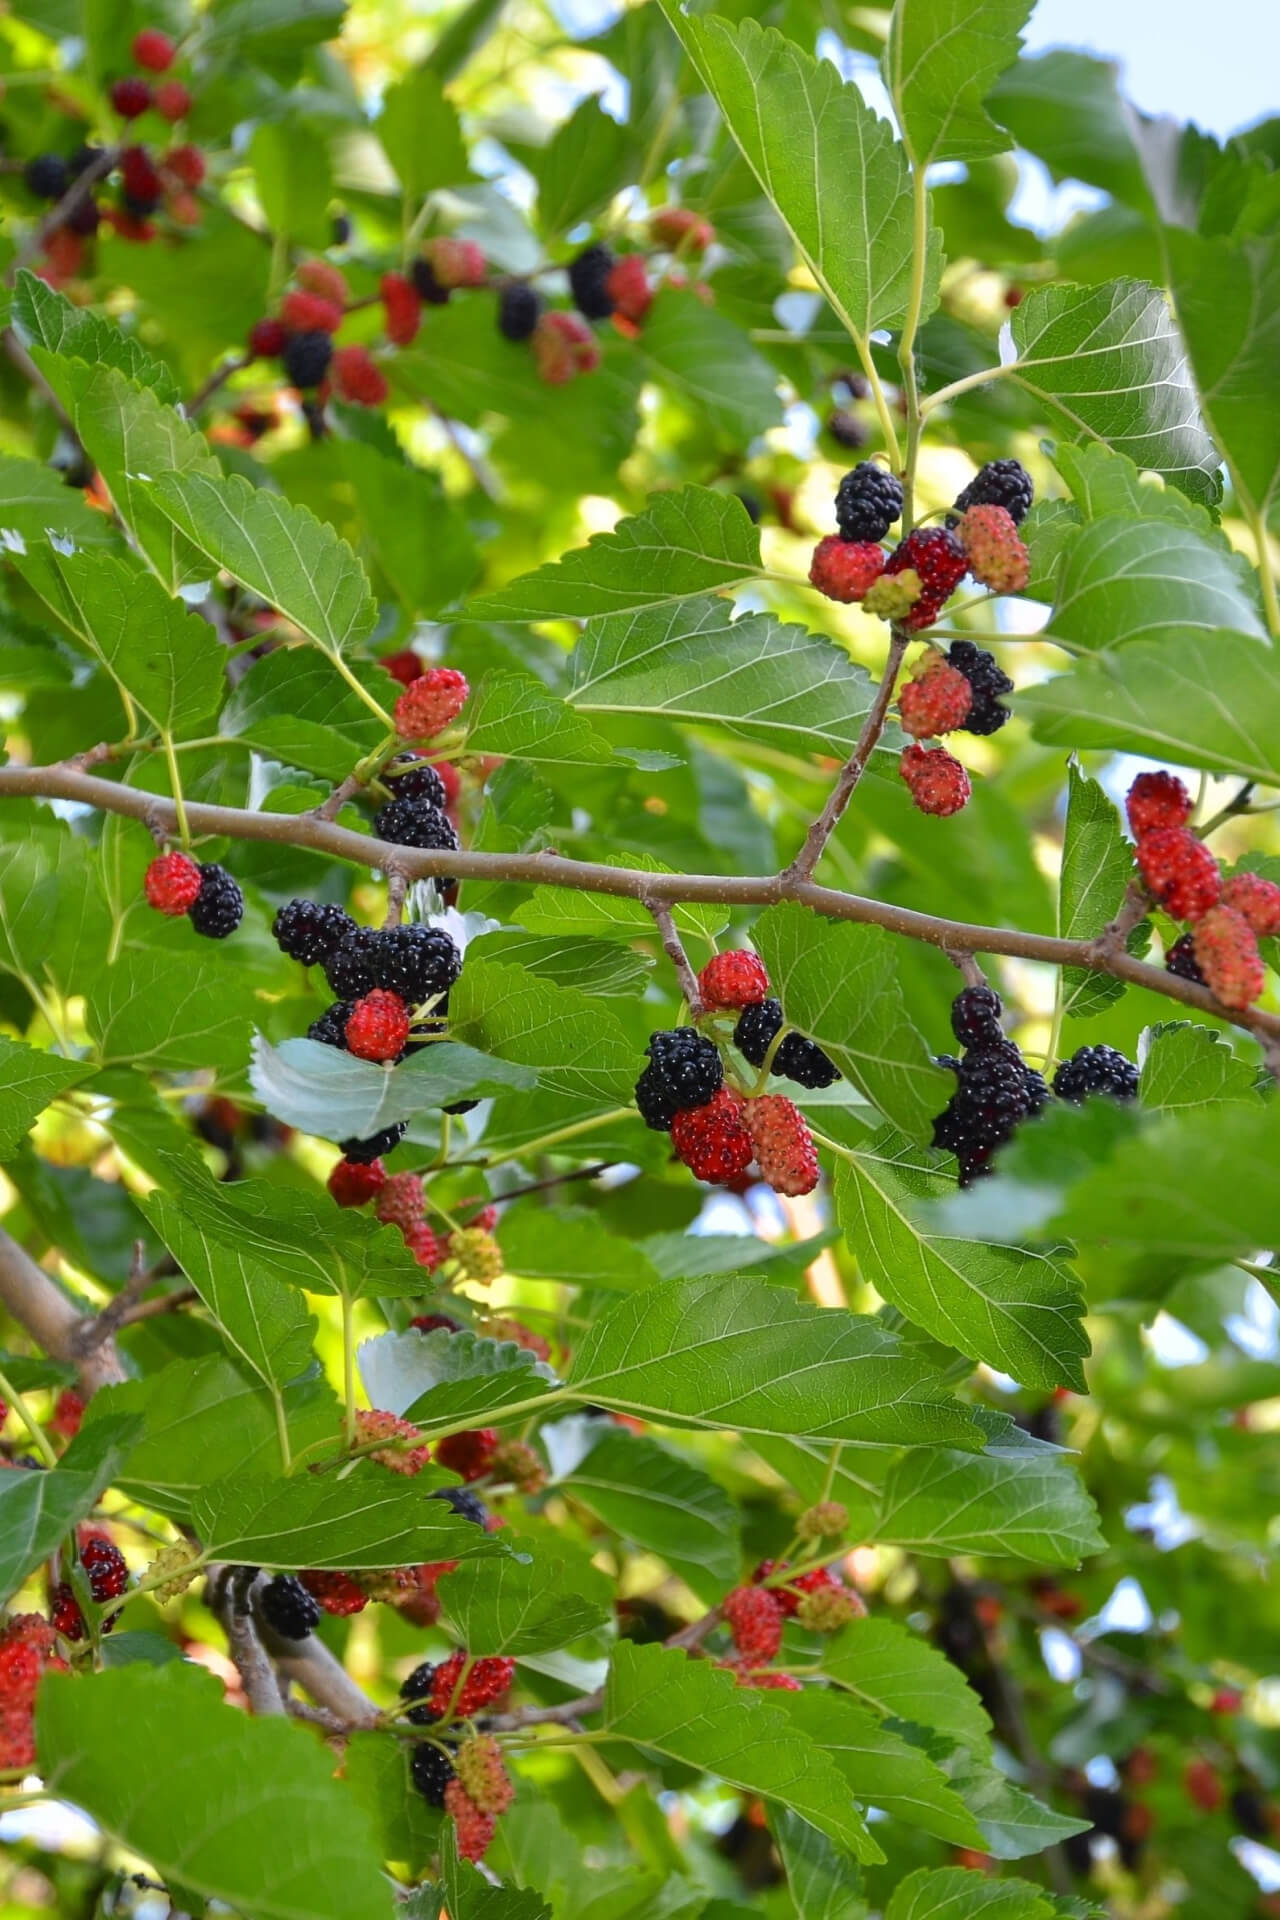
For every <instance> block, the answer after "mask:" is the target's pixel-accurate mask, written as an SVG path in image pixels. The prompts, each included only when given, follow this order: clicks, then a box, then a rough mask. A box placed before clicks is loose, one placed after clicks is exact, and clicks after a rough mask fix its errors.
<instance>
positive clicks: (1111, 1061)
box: [1053, 1047, 1138, 1105]
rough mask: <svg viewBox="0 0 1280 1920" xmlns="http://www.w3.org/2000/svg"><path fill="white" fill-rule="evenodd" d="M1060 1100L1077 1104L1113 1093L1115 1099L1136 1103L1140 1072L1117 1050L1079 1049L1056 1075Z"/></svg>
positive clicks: (1055, 1086) (1103, 1048) (1055, 1088)
mask: <svg viewBox="0 0 1280 1920" xmlns="http://www.w3.org/2000/svg"><path fill="white" fill-rule="evenodd" d="M1053 1090H1054V1092H1055V1093H1056V1094H1057V1096H1058V1098H1059V1099H1060V1100H1072V1101H1074V1102H1075V1103H1076V1104H1077V1105H1079V1104H1080V1102H1082V1101H1083V1100H1086V1099H1087V1098H1088V1096H1089V1095H1090V1094H1091V1093H1104V1094H1110V1096H1111V1098H1112V1099H1113V1100H1136V1099H1137V1097H1138V1069H1137V1068H1136V1067H1135V1066H1134V1064H1133V1062H1132V1060H1126V1059H1125V1057H1124V1055H1123V1054H1122V1053H1117V1051H1116V1049H1115V1048H1114V1047H1077V1049H1076V1051H1075V1052H1074V1053H1073V1054H1072V1056H1071V1058H1070V1059H1069V1060H1064V1061H1063V1062H1062V1065H1061V1066H1060V1067H1059V1068H1058V1071H1057V1072H1056V1073H1055V1074H1054V1076H1053Z"/></svg>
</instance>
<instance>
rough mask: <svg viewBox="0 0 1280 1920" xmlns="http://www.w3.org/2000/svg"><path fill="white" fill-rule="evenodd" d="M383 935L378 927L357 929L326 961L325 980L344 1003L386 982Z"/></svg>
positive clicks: (355, 928) (358, 998)
mask: <svg viewBox="0 0 1280 1920" xmlns="http://www.w3.org/2000/svg"><path fill="white" fill-rule="evenodd" d="M381 945H382V935H381V933H380V932H379V930H378V928H376V927H354V928H353V929H352V931H351V932H350V933H349V934H348V935H347V938H346V939H345V940H344V941H343V942H342V945H341V946H340V947H336V948H335V949H334V951H333V952H332V953H331V954H330V955H329V956H328V958H327V959H326V960H325V962H324V977H325V979H326V980H327V981H328V982H329V985H330V987H331V988H332V990H333V992H334V993H336V994H337V995H338V996H339V998H340V999H343V1000H360V999H362V998H363V997H364V995H365V994H366V993H372V992H373V989H374V988H375V987H377V986H380V985H381V984H382V982H381V981H380V979H379V978H378V954H379V950H380V948H381Z"/></svg>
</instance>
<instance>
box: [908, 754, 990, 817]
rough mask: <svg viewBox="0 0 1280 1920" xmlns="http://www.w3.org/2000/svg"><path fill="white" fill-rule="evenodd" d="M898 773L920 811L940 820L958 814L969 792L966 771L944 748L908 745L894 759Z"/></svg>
mask: <svg viewBox="0 0 1280 1920" xmlns="http://www.w3.org/2000/svg"><path fill="white" fill-rule="evenodd" d="M898 772H899V773H900V774H901V776H902V778H903V779H904V780H905V781H906V783H907V789H908V791H909V792H910V795H911V798H912V799H913V800H914V801H915V803H916V805H917V807H919V809H920V811H921V813H931V814H934V815H935V816H936V817H937V818H938V819H940V820H949V819H950V817H951V815H952V814H953V813H959V812H960V811H961V809H962V808H963V807H965V806H967V805H968V803H969V797H970V795H971V794H972V792H973V788H972V787H971V786H970V784H969V776H968V774H967V773H966V772H965V770H964V768H963V767H962V766H961V764H960V762H959V761H958V760H957V759H956V757H955V755H954V754H952V753H948V752H947V750H946V748H945V747H922V746H920V745H918V744H917V745H914V746H910V747H908V748H907V750H906V752H905V753H904V754H903V756H902V758H901V760H900V761H899V762H898Z"/></svg>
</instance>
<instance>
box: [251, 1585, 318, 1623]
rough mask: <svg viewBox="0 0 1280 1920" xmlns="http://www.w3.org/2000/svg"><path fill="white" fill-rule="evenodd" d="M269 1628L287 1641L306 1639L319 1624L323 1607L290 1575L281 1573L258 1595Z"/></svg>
mask: <svg viewBox="0 0 1280 1920" xmlns="http://www.w3.org/2000/svg"><path fill="white" fill-rule="evenodd" d="M258 1605H259V1607H260V1608H261V1610H262V1617H263V1619H264V1620H265V1621H266V1623H267V1625H268V1626H269V1627H271V1628H273V1629H274V1630H275V1632H276V1633H278V1634H281V1635H282V1636H283V1638H284V1639H286V1640H305V1639H306V1638H307V1636H308V1634H310V1633H314V1631H315V1629H316V1628H317V1627H318V1626H319V1624H320V1615H321V1612H322V1608H321V1606H320V1602H319V1601H318V1600H317V1599H316V1598H315V1595H314V1594H311V1593H308V1592H307V1589H306V1588H305V1587H304V1586H303V1584H302V1582H301V1580H297V1579H295V1578H294V1576H293V1575H292V1574H291V1573H278V1574H277V1575H276V1576H275V1578H274V1580H268V1582H267V1584H266V1586H265V1587H263V1589H262V1591H261V1592H260V1593H259V1595H258Z"/></svg>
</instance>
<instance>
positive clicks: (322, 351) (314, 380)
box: [281, 327, 333, 389]
mask: <svg viewBox="0 0 1280 1920" xmlns="http://www.w3.org/2000/svg"><path fill="white" fill-rule="evenodd" d="M332 358H333V341H332V340H331V339H330V338H329V335H328V334H327V333H325V332H324V331H323V330H322V329H321V328H319V327H316V328H314V329H313V330H312V331H311V332H309V333H295V334H293V335H292V336H291V337H290V338H289V339H288V340H286V342H285V346H284V351H283V353H282V354H281V359H282V360H283V361H284V370H285V373H286V374H287V375H288V378H289V384H290V386H291V387H301V388H303V389H306V388H308V387H318V386H319V385H320V382H321V381H322V380H323V379H324V377H325V375H326V373H328V371H329V362H330V360H331V359H332Z"/></svg>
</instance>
